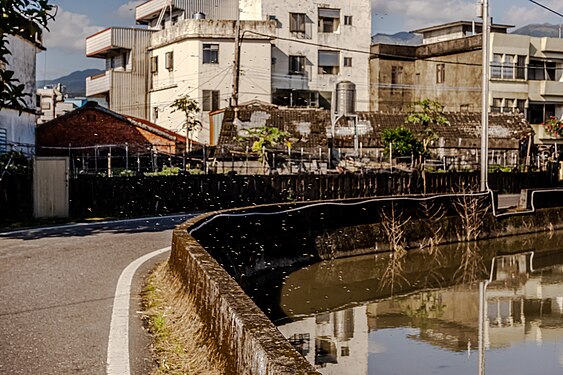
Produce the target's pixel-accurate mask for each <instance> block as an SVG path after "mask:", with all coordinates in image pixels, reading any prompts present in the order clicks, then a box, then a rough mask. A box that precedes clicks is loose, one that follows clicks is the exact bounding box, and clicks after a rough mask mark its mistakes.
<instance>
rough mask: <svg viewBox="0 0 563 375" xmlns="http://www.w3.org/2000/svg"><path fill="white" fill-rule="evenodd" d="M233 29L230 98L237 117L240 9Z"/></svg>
mask: <svg viewBox="0 0 563 375" xmlns="http://www.w3.org/2000/svg"><path fill="white" fill-rule="evenodd" d="M235 29H236V30H235V60H234V62H233V96H232V98H231V107H234V108H235V118H237V110H238V109H237V108H238V94H239V80H240V9H238V11H237V21H236V24H235Z"/></svg>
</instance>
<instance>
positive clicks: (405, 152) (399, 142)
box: [381, 128, 424, 158]
mask: <svg viewBox="0 0 563 375" xmlns="http://www.w3.org/2000/svg"><path fill="white" fill-rule="evenodd" d="M381 140H382V142H383V144H384V145H385V149H384V153H385V155H387V156H389V153H390V151H391V150H390V145H391V144H392V145H393V146H392V147H393V149H392V152H393V155H392V156H414V157H415V158H418V157H419V156H421V155H423V154H424V146H423V144H422V142H421V141H420V140H418V139H417V138H416V137H415V135H414V134H413V132H412V131H411V130H409V129H405V128H396V129H385V130H383V132H382V133H381Z"/></svg>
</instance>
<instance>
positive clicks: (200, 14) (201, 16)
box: [192, 12, 205, 20]
mask: <svg viewBox="0 0 563 375" xmlns="http://www.w3.org/2000/svg"><path fill="white" fill-rule="evenodd" d="M192 18H193V19H194V20H204V19H205V13H203V12H197V13H194V14H193V15H192Z"/></svg>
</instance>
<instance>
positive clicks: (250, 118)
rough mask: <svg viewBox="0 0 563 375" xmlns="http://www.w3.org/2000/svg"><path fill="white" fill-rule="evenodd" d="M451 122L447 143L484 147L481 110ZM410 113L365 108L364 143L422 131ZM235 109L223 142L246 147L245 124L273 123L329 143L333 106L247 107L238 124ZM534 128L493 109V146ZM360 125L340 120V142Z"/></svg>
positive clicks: (511, 142)
mask: <svg viewBox="0 0 563 375" xmlns="http://www.w3.org/2000/svg"><path fill="white" fill-rule="evenodd" d="M444 116H445V117H446V118H447V119H448V124H445V125H440V126H434V127H432V130H433V131H434V132H435V134H436V136H437V137H438V139H440V138H443V140H441V141H440V143H441V145H442V146H443V147H447V148H455V147H463V148H479V147H480V134H481V114H480V113H470V112H460V113H445V114H444ZM406 117H407V114H397V113H378V112H359V113H358V127H357V128H358V134H359V141H360V142H362V145H363V147H366V148H369V147H382V143H381V132H382V131H383V130H384V129H394V128H399V127H404V128H408V129H411V130H413V131H414V132H421V131H422V130H423V127H422V125H413V124H406V123H405V120H406ZM233 118H234V111H233V110H232V109H226V112H225V116H224V118H223V126H222V128H221V134H220V136H219V140H218V147H224V148H226V149H237V148H242V146H241V144H240V142H238V141H237V136H238V135H240V131H241V130H242V129H245V128H252V127H260V126H271V127H276V128H279V129H281V130H284V131H288V132H289V133H291V134H292V137H293V138H294V139H293V141H294V142H293V144H294V147H295V148H300V147H303V148H304V149H317V148H318V147H326V145H327V144H328V134H330V132H331V121H330V112H329V111H326V110H319V109H287V108H277V107H272V106H256V105H254V106H248V107H241V108H240V109H239V111H238V119H239V120H238V121H236V124H233ZM530 132H532V129H531V127H530V126H529V124H528V123H527V122H526V120H525V119H524V118H523V117H522V116H521V115H519V114H507V113H491V114H490V115H489V147H490V148H500V149H516V148H518V145H519V141H520V139H522V138H523V137H525V136H526V135H528V134H530ZM353 134H354V127H353V126H351V125H348V124H346V123H345V121H342V120H341V121H339V123H338V124H337V126H336V136H335V141H334V146H335V147H341V148H352V147H354V144H353V139H354V138H353Z"/></svg>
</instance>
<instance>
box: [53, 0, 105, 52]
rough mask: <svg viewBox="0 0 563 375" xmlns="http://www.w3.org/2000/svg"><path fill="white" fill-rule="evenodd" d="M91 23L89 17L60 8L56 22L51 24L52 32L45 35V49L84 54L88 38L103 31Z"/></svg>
mask: <svg viewBox="0 0 563 375" xmlns="http://www.w3.org/2000/svg"><path fill="white" fill-rule="evenodd" d="M91 23H92V22H91V20H90V18H89V17H88V16H87V15H85V14H78V13H72V12H67V11H65V10H64V9H62V8H61V7H59V9H58V12H57V16H56V18H55V21H54V22H52V23H50V24H49V29H50V31H49V32H45V33H44V42H45V47H47V49H49V48H61V49H64V50H70V51H82V52H83V51H84V49H85V44H86V37H87V36H90V35H92V34H95V33H97V32H98V31H100V30H102V29H103V27H101V26H95V25H92V24H91Z"/></svg>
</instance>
